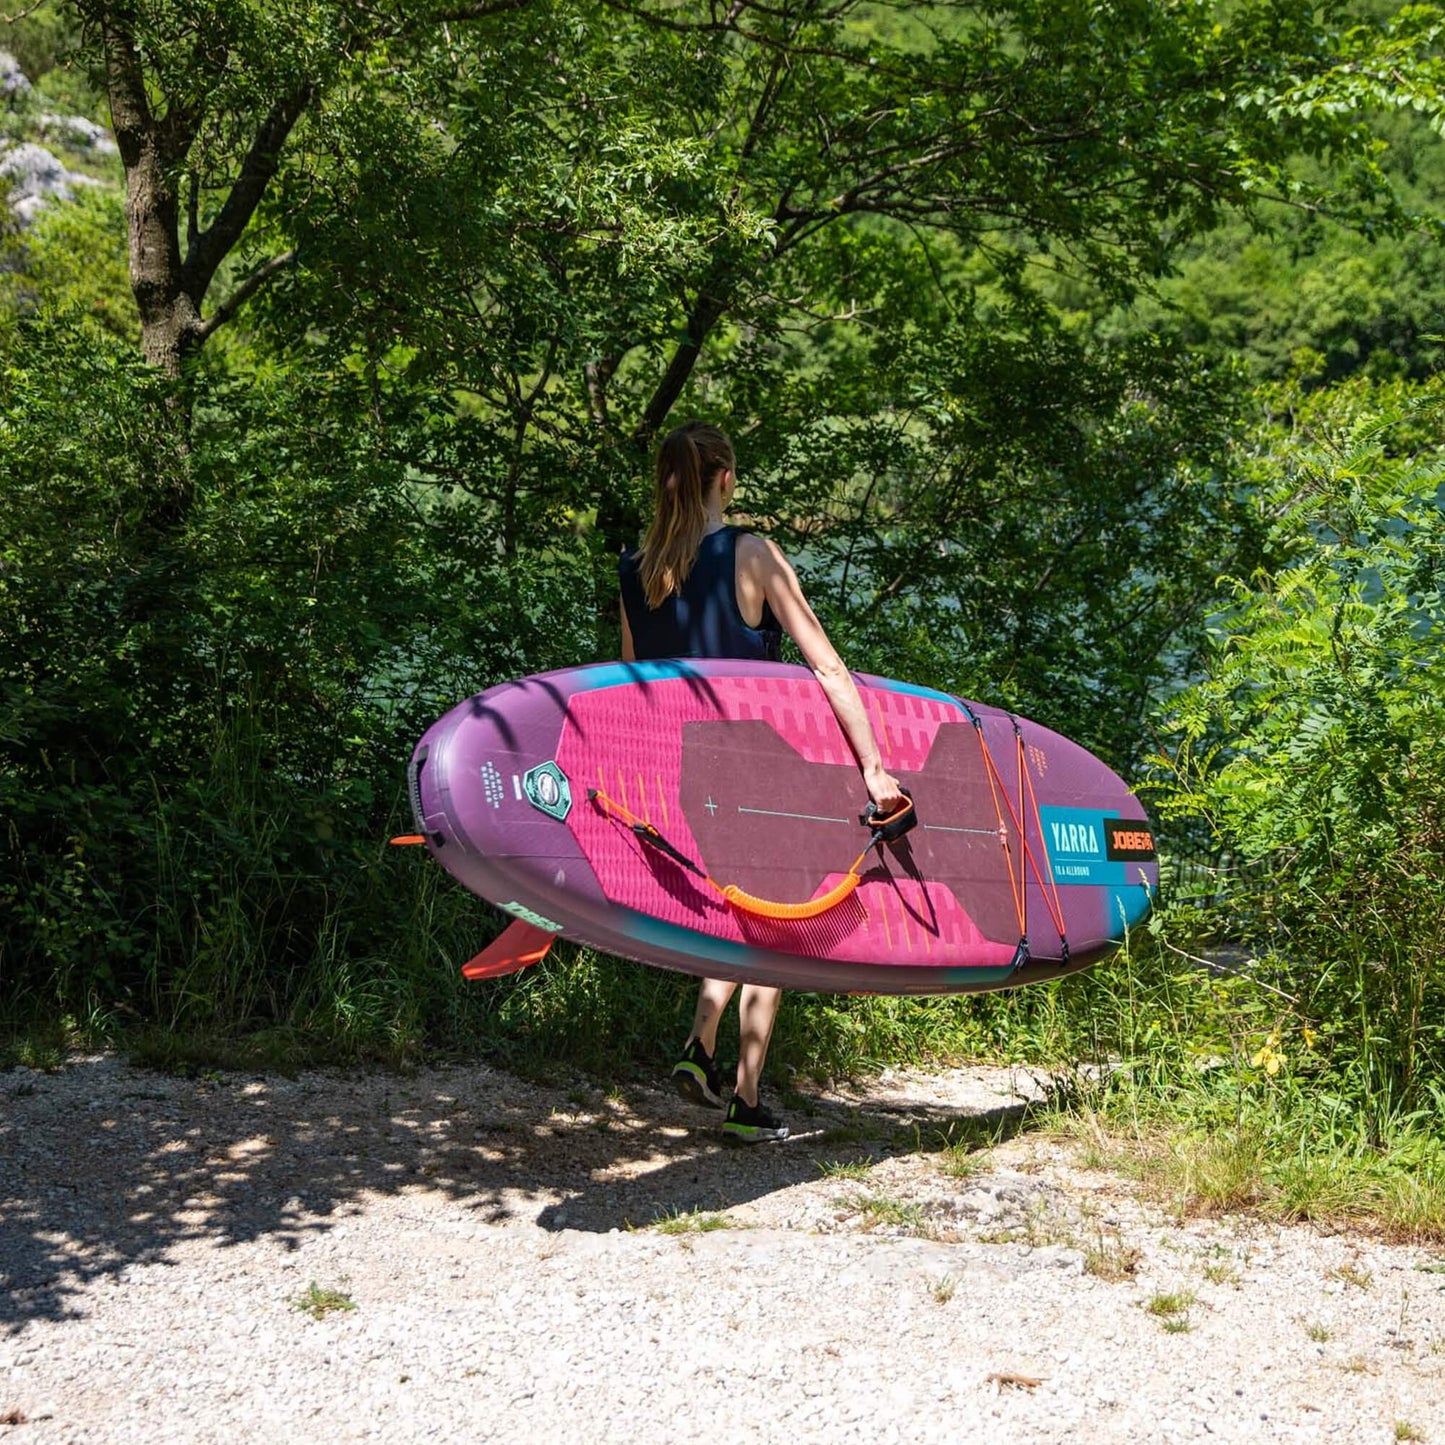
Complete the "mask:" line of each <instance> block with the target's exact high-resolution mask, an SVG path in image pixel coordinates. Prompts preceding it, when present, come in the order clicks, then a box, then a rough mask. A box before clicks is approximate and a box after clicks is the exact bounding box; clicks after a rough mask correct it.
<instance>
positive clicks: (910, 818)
mask: <svg viewBox="0 0 1445 1445" xmlns="http://www.w3.org/2000/svg"><path fill="white" fill-rule="evenodd" d="M898 791H899V792H900V793H902V794H903V803H902V806H900V807H898V808H895V809H894V810H893V811H892V812H891V813H890V814H889V815H888V816H887V817H886V818H883V817H880V816H879V813H878V804H877V803H874V802H872V801H871V800H870V802H869V804H868V806H867V807H866V808H865V809H864V810H863V811H862V812H861V813H859V815H858V821H859V822H860V823H861V824H862V825H863V826H864V827H865V828H870V829H872V832H873V841H874V842H875V843H896V842H897V841H898V840H899V839H900V838H901V837H902V836H903V835H904V834H905V833H908V832H911V831H912V830H913V829H914V828H916V827H917V826H918V809H917V807H916V806H915V805H914V802H913V794H912V793H910V792H909V791H908V789H907V788H899V790H898Z"/></svg>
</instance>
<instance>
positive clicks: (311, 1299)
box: [291, 1279, 356, 1320]
mask: <svg viewBox="0 0 1445 1445" xmlns="http://www.w3.org/2000/svg"><path fill="white" fill-rule="evenodd" d="M341 1282H342V1284H346V1283H347V1281H346V1280H344V1279H343V1280H342V1281H341ZM291 1303H292V1306H293V1307H294V1308H295V1309H298V1310H300V1311H301V1313H302V1314H307V1315H310V1316H311V1318H312V1319H313V1320H323V1319H325V1318H326V1316H327V1315H329V1314H334V1313H337V1312H338V1311H339V1312H341V1313H343V1314H344V1313H346V1312H347V1311H348V1310H354V1309H355V1308H356V1301H355V1300H354V1299H352V1298H351V1296H350V1295H349V1294H348V1293H347V1292H346V1291H345V1290H339V1289H326V1288H323V1287H322V1286H321V1285H319V1284H317V1283H316V1281H315V1280H314V1279H313V1280H312V1281H311V1283H310V1284H309V1285H308V1286H307V1287H306V1290H305V1292H304V1293H302V1294H300V1295H298V1296H297V1297H296V1298H295V1299H294V1300H292V1302H291Z"/></svg>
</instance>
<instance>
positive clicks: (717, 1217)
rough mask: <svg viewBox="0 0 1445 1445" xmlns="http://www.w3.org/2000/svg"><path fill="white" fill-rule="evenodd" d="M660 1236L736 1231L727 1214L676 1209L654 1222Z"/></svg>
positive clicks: (660, 1216) (735, 1226)
mask: <svg viewBox="0 0 1445 1445" xmlns="http://www.w3.org/2000/svg"><path fill="white" fill-rule="evenodd" d="M652 1227H653V1228H654V1229H655V1230H657V1232H658V1233H659V1234H711V1233H713V1232H714V1231H715V1230H719V1229H736V1228H737V1225H736V1224H735V1223H734V1221H733V1220H731V1219H729V1218H728V1217H727V1215H725V1214H708V1213H705V1212H704V1211H703V1210H701V1209H692V1210H681V1209H674V1210H672V1211H670V1212H668V1213H665V1214H660V1215H659V1216H658V1217H657V1218H656V1219H654V1220H653V1221H652Z"/></svg>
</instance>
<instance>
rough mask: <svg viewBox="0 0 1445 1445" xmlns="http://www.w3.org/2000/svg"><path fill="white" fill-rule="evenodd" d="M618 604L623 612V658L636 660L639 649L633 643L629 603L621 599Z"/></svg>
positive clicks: (624, 659) (628, 660)
mask: <svg viewBox="0 0 1445 1445" xmlns="http://www.w3.org/2000/svg"><path fill="white" fill-rule="evenodd" d="M617 605H618V609H619V610H620V611H621V613H622V660H623V662H636V661H637V649H636V648H635V647H634V646H633V645H632V627H631V624H630V623H629V622H628V621H627V604H626V603H625V602H622V601H620V600H619V602H618V604H617Z"/></svg>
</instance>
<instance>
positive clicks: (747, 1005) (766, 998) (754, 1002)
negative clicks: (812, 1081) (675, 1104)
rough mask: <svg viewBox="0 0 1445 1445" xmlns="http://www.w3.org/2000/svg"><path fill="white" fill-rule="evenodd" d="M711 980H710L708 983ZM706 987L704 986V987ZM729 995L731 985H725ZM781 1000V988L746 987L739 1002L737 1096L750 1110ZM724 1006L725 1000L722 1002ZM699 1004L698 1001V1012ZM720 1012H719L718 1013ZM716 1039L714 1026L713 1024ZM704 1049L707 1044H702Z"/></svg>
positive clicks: (755, 1096) (755, 985)
mask: <svg viewBox="0 0 1445 1445" xmlns="http://www.w3.org/2000/svg"><path fill="white" fill-rule="evenodd" d="M710 982H711V980H709V983H710ZM703 987H704V988H706V987H707V985H706V984H704V985H703ZM726 987H727V988H728V990H729V992H731V990H732V985H731V984H728V985H726ZM782 996H783V991H782V989H780V988H765V987H763V986H762V985H761V984H756V983H745V984H744V985H743V996H742V998H741V999H739V1000H738V1032H739V1036H740V1037H739V1041H738V1081H737V1088H736V1091H735V1092H736V1093H737V1094H738V1096H739V1097H740V1098H741V1099H742V1101H743V1102H744V1103H745V1104H746V1105H747V1106H748V1107H749V1108H750V1109H755V1108H757V1104H758V1084H759V1083H760V1082H761V1081H762V1077H763V1064H764V1063H765V1062H766V1061H767V1057H768V1041H769V1040H770V1039H771V1038H772V1036H773V1020H774V1019H775V1018H777V1016H778V1000H779V999H781V998H782ZM724 1002H726V999H724ZM701 1008H702V1001H701V1000H699V1001H698V1009H699V1011H701ZM719 1012H721V1009H719ZM713 1033H714V1036H716V1033H717V1025H716V1022H714V1025H713ZM704 1047H706V1040H704Z"/></svg>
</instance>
